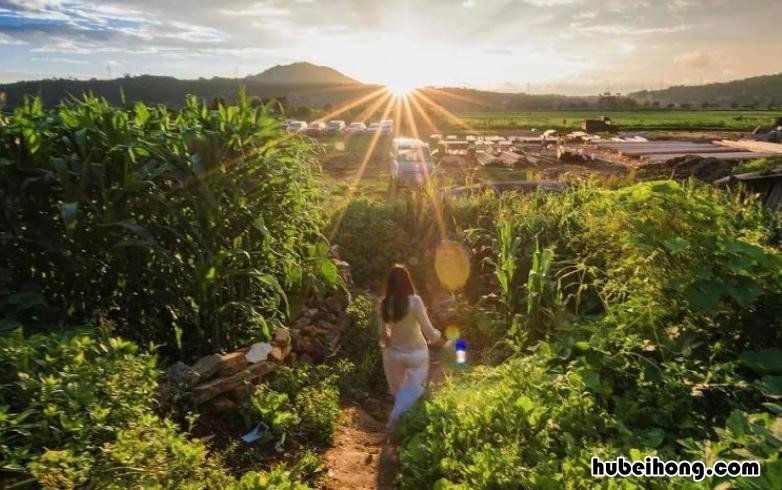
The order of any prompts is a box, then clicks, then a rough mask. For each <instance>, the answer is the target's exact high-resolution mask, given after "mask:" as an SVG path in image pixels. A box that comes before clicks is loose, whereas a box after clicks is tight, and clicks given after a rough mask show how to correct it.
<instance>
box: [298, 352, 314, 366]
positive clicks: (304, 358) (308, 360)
mask: <svg viewBox="0 0 782 490" xmlns="http://www.w3.org/2000/svg"><path fill="white" fill-rule="evenodd" d="M298 362H299V363H301V364H314V363H315V361H314V360H313V359H312V356H310V355H309V354H306V353H305V354H301V355H300V356H298Z"/></svg>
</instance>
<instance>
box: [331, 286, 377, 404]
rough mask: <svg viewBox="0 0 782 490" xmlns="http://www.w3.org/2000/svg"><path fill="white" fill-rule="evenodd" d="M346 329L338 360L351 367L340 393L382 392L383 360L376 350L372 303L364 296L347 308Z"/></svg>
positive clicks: (354, 300)
mask: <svg viewBox="0 0 782 490" xmlns="http://www.w3.org/2000/svg"><path fill="white" fill-rule="evenodd" d="M347 315H348V317H349V318H350V328H349V329H348V330H347V331H346V332H345V334H344V336H343V341H342V356H343V358H344V359H346V360H347V361H349V362H350V363H351V364H352V367H353V369H352V371H351V373H350V378H349V379H348V380H347V382H346V383H344V386H343V387H342V388H341V389H342V391H343V392H351V393H354V394H355V393H356V392H362V391H363V392H368V391H385V382H384V380H385V373H384V371H383V356H382V352H381V351H380V348H379V347H378V340H379V339H378V335H377V332H378V330H377V313H376V310H375V306H374V304H373V303H372V300H371V299H370V298H368V297H367V296H364V295H359V296H356V297H355V298H353V300H352V301H351V302H350V305H348V308H347Z"/></svg>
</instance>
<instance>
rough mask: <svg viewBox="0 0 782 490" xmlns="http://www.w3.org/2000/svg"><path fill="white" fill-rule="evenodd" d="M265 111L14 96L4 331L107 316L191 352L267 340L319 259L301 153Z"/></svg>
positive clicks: (127, 330)
mask: <svg viewBox="0 0 782 490" xmlns="http://www.w3.org/2000/svg"><path fill="white" fill-rule="evenodd" d="M270 110H271V109H270V107H269V106H259V107H257V108H253V107H251V106H250V104H249V103H248V101H247V99H246V97H244V96H243V95H241V94H240V97H239V99H238V105H236V106H225V105H220V106H219V107H218V108H217V109H216V110H209V109H207V107H205V106H204V105H199V104H198V102H197V100H196V99H195V98H189V99H188V100H187V105H186V107H185V108H184V109H182V110H181V111H179V112H171V111H169V110H167V109H166V108H164V107H149V106H146V105H144V104H141V103H137V104H135V105H132V106H129V107H128V108H122V109H121V108H115V107H111V106H110V105H109V104H108V103H107V102H106V101H104V100H102V99H97V98H92V97H87V98H85V99H84V100H82V101H76V100H73V101H70V102H68V103H65V104H63V105H62V106H59V107H57V108H55V109H52V110H44V109H43V107H42V105H41V101H40V99H37V98H29V99H27V100H26V101H25V103H24V104H23V105H22V106H20V107H19V108H17V109H16V110H15V111H14V113H13V114H11V115H10V117H9V118H8V119H7V121H5V122H4V124H2V125H0V155H2V157H0V199H1V200H2V207H3V210H4V212H3V213H2V216H0V250H2V252H0V269H1V270H2V271H3V274H2V275H3V276H4V277H7V278H8V280H7V283H5V284H2V287H3V289H2V290H1V291H2V292H0V305H2V308H3V310H2V317H0V318H2V320H3V322H2V326H3V327H15V326H16V324H18V323H24V324H25V325H27V326H28V327H29V328H32V327H36V328H39V329H52V328H57V327H58V326H59V325H63V324H74V323H76V324H78V323H81V322H83V321H91V320H92V319H94V318H95V317H96V316H102V315H105V316H107V317H109V318H110V319H111V320H112V321H113V322H114V323H115V324H116V327H117V332H118V333H119V334H120V335H122V336H124V337H126V338H129V339H133V340H136V341H140V342H144V343H146V342H150V341H151V342H154V343H155V344H158V345H161V346H163V347H162V352H163V353H171V352H172V351H174V350H176V349H177V348H179V349H182V350H184V351H185V354H186V355H192V356H195V355H196V354H199V353H210V352H215V351H219V350H221V349H222V348H230V347H234V346H236V345H239V344H242V343H247V342H248V341H250V340H254V339H265V338H268V335H269V331H270V328H271V326H270V325H269V323H274V322H278V321H280V320H282V319H284V318H285V315H286V309H287V303H286V301H287V295H286V292H290V291H293V290H295V289H298V288H299V287H300V286H302V284H304V283H305V282H306V281H309V280H311V281H319V280H320V277H321V276H320V272H319V271H320V270H321V264H322V263H324V261H326V260H327V257H326V250H327V247H326V246H325V243H324V240H323V238H322V236H321V235H320V233H319V228H320V221H321V214H320V213H319V212H318V207H317V202H318V197H317V192H316V187H315V184H314V180H313V176H312V172H311V170H310V168H311V163H312V162H311V154H310V148H309V146H307V145H305V144H304V143H302V142H301V140H299V139H296V138H289V137H287V136H286V135H285V133H284V131H283V130H282V129H281V127H280V125H279V123H278V122H277V120H276V119H274V118H273V117H272V115H271V114H270ZM177 354H178V356H179V357H181V353H177Z"/></svg>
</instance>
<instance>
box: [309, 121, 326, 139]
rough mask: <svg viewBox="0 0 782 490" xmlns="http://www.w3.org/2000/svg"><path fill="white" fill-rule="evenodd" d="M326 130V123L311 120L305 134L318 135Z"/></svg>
mask: <svg viewBox="0 0 782 490" xmlns="http://www.w3.org/2000/svg"><path fill="white" fill-rule="evenodd" d="M325 132H326V123H324V122H320V121H313V122H311V123H310V124H309V126H307V134H308V135H310V136H320V135H322V134H324V133H325Z"/></svg>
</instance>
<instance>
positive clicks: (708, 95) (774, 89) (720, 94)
mask: <svg viewBox="0 0 782 490" xmlns="http://www.w3.org/2000/svg"><path fill="white" fill-rule="evenodd" d="M628 97H632V98H634V99H636V100H637V101H638V102H640V103H644V102H646V101H649V102H657V103H659V104H677V105H681V104H691V105H692V106H694V107H703V106H704V105H705V104H708V105H709V106H712V107H754V108H757V109H767V108H771V107H776V108H779V107H782V73H779V74H777V75H764V76H759V77H752V78H744V79H742V80H734V81H732V82H722V83H709V84H706V85H679V86H673V87H669V88H667V89H664V90H642V91H640V92H634V93H631V94H628Z"/></svg>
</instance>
